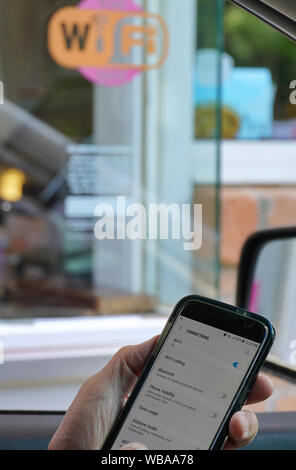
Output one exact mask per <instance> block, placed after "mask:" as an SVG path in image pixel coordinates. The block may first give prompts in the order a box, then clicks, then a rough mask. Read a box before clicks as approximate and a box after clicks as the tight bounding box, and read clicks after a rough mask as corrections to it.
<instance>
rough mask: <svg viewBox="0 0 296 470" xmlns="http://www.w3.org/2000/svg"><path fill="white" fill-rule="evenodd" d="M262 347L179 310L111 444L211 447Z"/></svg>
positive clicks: (150, 447)
mask: <svg viewBox="0 0 296 470" xmlns="http://www.w3.org/2000/svg"><path fill="white" fill-rule="evenodd" d="M259 347H260V343H258V342H255V341H253V340H251V339H248V338H247V337H246V338H245V337H242V336H237V335H236V334H233V333H229V332H228V331H222V330H221V329H218V328H216V327H213V326H210V325H208V324H205V323H200V322H198V321H196V320H193V319H191V318H188V317H186V316H184V315H182V314H181V315H179V317H178V318H177V319H176V321H175V323H174V325H173V327H172V329H171V330H170V333H169V335H168V337H167V338H166V341H165V343H164V344H163V346H162V349H161V351H160V353H159V354H158V356H157V359H156V360H155V362H154V364H153V367H152V368H151V370H150V373H149V374H148V376H147V378H146V380H145V382H144V384H143V386H142V388H141V390H140V392H139V394H138V396H137V398H136V400H135V402H134V403H133V406H132V408H131V409H130V411H129V413H128V415H127V417H126V419H125V421H124V424H123V426H122V428H121V429H120V431H119V434H118V435H117V438H116V440H115V441H114V444H113V447H112V449H114V450H115V449H120V447H122V446H123V445H125V444H128V443H130V442H141V443H143V444H145V445H146V446H147V447H148V449H151V450H176V449H179V450H180V449H182V450H196V449H200V450H206V449H209V448H210V445H211V443H212V442H213V440H214V438H215V436H216V433H217V431H218V429H219V428H220V426H221V424H222V421H223V419H224V417H225V415H226V413H227V411H228V410H229V408H230V405H231V403H232V401H233V399H234V397H235V395H236V393H237V390H238V388H239V386H240V385H241V383H242V381H243V379H244V377H245V375H246V373H247V371H248V369H249V367H250V365H251V363H252V362H253V360H254V358H255V356H256V353H257V351H258V349H259Z"/></svg>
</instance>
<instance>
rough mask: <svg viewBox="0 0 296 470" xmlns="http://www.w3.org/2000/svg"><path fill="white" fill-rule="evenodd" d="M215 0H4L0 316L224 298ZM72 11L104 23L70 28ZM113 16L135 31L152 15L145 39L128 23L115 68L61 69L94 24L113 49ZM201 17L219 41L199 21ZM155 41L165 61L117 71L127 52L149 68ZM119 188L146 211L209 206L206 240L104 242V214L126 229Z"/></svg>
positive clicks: (0, 29)
mask: <svg viewBox="0 0 296 470" xmlns="http://www.w3.org/2000/svg"><path fill="white" fill-rule="evenodd" d="M207 3H209V2H203V1H200V2H196V1H194V0H190V1H188V2H186V5H180V2H178V1H171V0H169V1H160V2H158V1H147V2H134V1H120V2H114V1H112V0H109V1H107V0H106V1H100V0H97V1H92V0H91V1H87V0H85V1H80V2H78V1H52V0H45V1H44V2H39V1H37V0H30V1H29V2H26V5H25V4H24V5H23V4H22V5H21V4H19V2H15V1H14V0H13V1H11V2H5V1H3V0H2V1H1V2H0V8H1V20H0V21H1V26H0V46H1V47H0V58H1V62H0V71H1V77H0V78H1V81H2V82H3V84H4V93H5V102H4V104H3V105H1V107H0V122H1V130H0V163H1V175H0V176H1V180H0V195H1V198H2V202H1V222H2V243H1V249H2V256H1V259H2V267H1V273H2V281H1V286H2V287H1V296H2V305H3V311H2V314H1V316H2V317H6V316H7V315H8V316H9V317H10V316H12V317H19V316H21V317H22V316H25V317H27V316H31V315H33V314H34V315H35V314H36V315H37V316H44V315H45V316H46V317H51V316H61V315H62V316H63V315H64V314H65V315H69V312H70V311H71V309H73V314H74V315H76V314H79V312H80V314H84V313H85V312H86V313H89V312H92V314H105V313H108V314H110V313H111V314H112V313H133V312H137V313H139V312H149V313H150V312H151V311H155V310H157V307H158V305H160V304H165V305H172V304H174V303H175V301H176V300H177V299H178V298H179V297H181V296H183V295H186V294H188V293H191V292H192V291H197V292H205V293H211V294H213V295H217V287H218V282H217V279H218V270H219V264H218V243H219V237H218V209H217V202H218V198H217V194H218V193H217V185H218V180H219V123H218V121H217V117H218V111H219V106H218V103H219V73H220V72H219V66H220V48H221V18H222V14H221V12H220V11H219V8H218V9H217V5H218V4H219V2H217V1H214V2H211V8H215V9H217V19H215V21H212V18H211V14H210V10H211V8H210V5H207ZM220 3H221V2H220ZM222 3H223V2H222ZM65 7H68V8H69V7H72V8H76V9H77V10H78V9H79V11H80V14H81V15H87V14H89V12H90V13H91V12H94V13H93V16H92V17H91V16H90V18H93V19H94V24H89V25H87V23H86V24H85V25H83V24H82V23H79V24H76V23H71V22H70V23H67V20H66V19H65V18H67V16H65V17H64V16H61V17H60V18H61V20H59V18H57V20H56V24H54V22H55V15H63V12H62V10H61V9H62V8H65ZM64 11H65V10H64ZM102 11H103V12H105V13H102ZM114 11H121V12H122V11H123V12H125V17H124V22H125V23H126V24H128V25H130V27H131V28H133V27H134V26H133V25H135V24H138V25H141V24H142V25H144V24H145V23H144V21H146V22H148V24H149V25H150V26H149V27H150V29H151V30H150V32H149V31H148V32H147V35H148V36H147V37H148V39H147V37H146V40H147V43H145V44H146V45H145V44H144V42H143V41H142V40H141V37H140V36H139V35H140V33H141V29H139V26H137V27H138V29H137V30H135V31H134V32H133V36H132V35H131V33H130V30H129V29H128V28H125V26H126V24H124V23H123V25H120V23H118V28H117V30H116V29H114V31H113V33H114V38H113V39H112V40H114V44H113V46H114V48H115V49H116V48H117V47H119V49H120V48H121V47H122V49H121V54H122V57H119V56H118V57H119V59H118V62H116V61H115V62H114V63H115V65H114V64H111V67H113V65H114V67H115V69H112V68H111V69H108V70H106V68H105V69H104V67H103V68H102V67H101V68H100V67H99V68H95V67H86V66H85V64H84V62H83V61H84V58H83V55H81V59H80V60H81V65H80V63H79V64H78V63H76V65H75V64H74V65H73V64H72V65H70V66H69V65H67V64H66V65H64V64H63V63H62V62H61V61H62V59H61V57H59V54H60V50H58V48H59V46H57V45H56V42H57V43H58V41H59V40H60V41H61V42H60V48H61V47H62V46H63V47H64V48H65V51H66V54H67V52H69V50H71V48H76V49H77V50H78V53H79V51H80V52H81V51H82V49H83V48H84V47H86V48H87V46H88V44H89V43H88V42H87V41H88V40H89V41H91V39H89V37H90V36H89V37H88V34H92V33H91V27H93V28H96V33H95V34H97V35H98V36H97V48H98V51H99V53H100V54H101V55H100V56H98V57H103V53H105V52H106V51H105V49H104V47H105V45H104V41H105V39H106V37H105V36H104V34H105V30H104V28H105V27H106V28H108V26H106V23H107V22H108V21H109V19H110V18H112V12H114ZM100 12H101V13H100ZM128 12H130V13H129V14H130V17H128V14H127V13H128ZM143 12H147V13H149V14H155V15H157V16H155V17H153V18H152V19H151V18H150V19H149V17H147V16H145V15H143ZM136 13H137V14H138V16H137V15H136ZM204 13H206V14H207V17H208V19H209V24H211V28H210V30H209V37H207V35H206V33H205V31H204V30H203V29H202V24H203V22H202V21H200V19H199V18H201V17H202V16H203V15H204ZM66 15H67V13H66ZM110 15H111V16H110ZM83 18H84V17H83ZM85 18H86V20H87V16H85ZM143 18H144V20H143ZM147 18H148V19H147ZM59 21H60V22H61V23H59ZM149 21H150V23H149ZM104 22H105V26H104ZM121 27H122V31H121ZM55 28H56V29H55ZM88 28H89V29H88ZM100 28H101V29H100ZM153 28H154V29H153ZM106 31H109V30H107V29H106ZM151 31H152V33H151ZM150 33H151V35H150V36H149V34H150ZM121 34H122V35H121ZM129 34H130V36H129ZM154 34H156V36H154ZM124 35H126V36H124ZM122 38H123V39H122ZM196 38H198V39H197V48H196ZM121 41H125V42H122V43H121ZM128 41H130V42H128ZM149 41H150V42H149ZM143 44H144V45H145V47H143ZM100 48H101V49H100ZM124 48H127V51H126V52H128V53H129V54H130V57H129V56H128V55H126V56H124V51H125V49H124ZM149 48H150V49H151V51H153V50H154V48H155V49H156V50H155V51H154V52H155V54H156V56H157V55H158V56H159V57H157V60H156V63H157V62H158V59H160V60H159V64H157V65H156V66H152V67H151V70H147V71H143V70H141V67H140V68H138V70H136V69H133V68H131V69H128V68H123V69H118V70H117V69H116V67H118V63H119V64H120V60H123V63H125V64H127V63H129V60H133V64H134V65H135V64H138V65H139V63H140V62H141V61H143V60H144V61H145V60H146V59H145V57H144V56H145V54H146V55H148V59H147V61H148V62H147V63H148V64H149V61H150V62H151V64H152V65H153V60H154V59H153V57H152V56H151V57H150V56H149V54H150V52H151V51H150V49H149ZM207 51H209V55H207ZM85 55H86V54H85ZM114 57H115V56H114ZM143 57H144V59H143ZM116 59H117V56H116ZM116 64H117V65H116ZM151 64H150V65H151ZM148 68H149V67H148ZM112 70H113V71H112ZM114 70H115V71H114ZM135 70H136V71H135ZM208 79H210V81H211V83H212V87H211V89H212V96H211V101H210V102H209V104H207V105H206V106H203V104H202V103H201V104H200V106H199V103H196V102H195V99H196V80H201V82H202V81H203V80H208ZM197 95H198V92H197ZM196 106H197V107H196ZM194 114H195V115H196V116H197V117H198V119H197V124H196V122H194V121H193V120H192V116H193V115H194ZM194 127H195V128H198V129H200V130H198V135H197V141H196V139H195V136H194ZM204 128H205V129H206V128H207V129H210V130H208V131H207V132H209V133H210V134H209V139H210V141H211V143H212V145H211V148H210V149H209V150H208V157H207V160H204V162H203V164H202V165H201V164H200V163H199V161H198V154H199V152H200V149H198V146H196V142H198V141H199V138H200V137H202V132H203V131H202V129H204ZM9 172H15V173H14V179H13V175H12V174H11V176H9ZM16 172H18V173H16ZM5 175H6V176H5ZM17 175H19V176H17ZM5 178H6V179H7V178H10V179H7V181H8V183H7V184H8V185H10V188H11V187H12V185H14V186H17V187H18V190H15V191H16V192H17V194H18V195H17V196H16V197H11V195H10V194H9V191H8V192H5V184H6V183H5ZM119 196H120V197H121V198H125V203H126V205H127V206H129V205H131V204H142V205H143V207H144V208H145V209H146V210H147V211H148V209H149V205H152V204H165V205H166V207H168V208H170V205H171V204H176V205H178V207H180V208H181V209H182V204H190V205H191V206H192V204H193V202H194V203H196V204H203V206H204V207H203V213H204V217H205V228H206V230H204V234H203V244H202V245H203V246H202V249H201V250H199V248H200V247H199V246H198V247H197V248H198V249H196V248H195V249H194V250H190V251H186V250H184V247H183V245H184V240H175V239H171V240H170V239H169V238H170V237H168V239H167V240H166V239H161V238H162V237H154V238H155V239H152V240H151V239H147V240H146V239H138V240H128V239H122V237H119V238H120V239H115V240H114V239H111V240H109V239H106V240H98V238H99V237H96V233H95V230H96V224H97V222H98V220H100V216H99V217H95V216H94V215H95V209H96V208H97V207H98V205H102V204H105V205H106V204H110V205H112V207H113V208H114V211H115V212H114V215H115V216H116V223H115V225H116V226H115V229H116V231H117V230H118V229H119V225H118V224H120V223H121V222H120V221H119V219H120V217H121V216H122V215H123V214H118V213H117V212H116V211H120V210H121V209H122V207H121V209H119V208H118V204H117V202H118V197H119ZM121 201H122V199H121ZM115 206H116V207H115ZM209 209H210V210H209ZM170 214H171V213H170V212H169V214H168V218H170V217H171V215H170ZM209 214H210V215H209ZM102 215H103V214H101V216H102ZM129 217H130V219H131V216H129ZM130 219H127V221H126V223H128V221H130ZM191 229H192V227H191ZM115 238H116V237H115ZM164 238H165V237H164ZM8 307H9V308H8ZM32 307H34V309H33V310H32ZM29 312H30V313H29ZM33 312H34V313H33ZM63 312H64V313H63Z"/></svg>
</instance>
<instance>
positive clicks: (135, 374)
mask: <svg viewBox="0 0 296 470" xmlns="http://www.w3.org/2000/svg"><path fill="white" fill-rule="evenodd" d="M158 338H159V336H155V337H154V338H152V339H150V340H148V341H146V342H145V343H142V344H139V345H136V346H125V347H124V348H122V349H120V350H119V351H118V352H117V353H116V354H115V356H113V358H112V359H111V361H110V362H109V363H108V364H107V365H106V366H105V367H104V369H103V370H102V371H101V373H100V375H101V378H103V380H104V382H105V384H110V385H112V386H113V387H114V384H116V385H117V386H116V388H117V390H118V391H119V392H120V394H121V395H122V396H123V397H124V396H128V395H129V394H130V392H131V390H132V388H133V386H134V385H135V383H136V381H137V379H138V378H139V376H140V375H141V373H142V371H143V369H144V367H145V364H146V362H147V360H148V358H149V356H150V354H151V353H152V351H153V349H154V347H155V345H156V343H157V340H158Z"/></svg>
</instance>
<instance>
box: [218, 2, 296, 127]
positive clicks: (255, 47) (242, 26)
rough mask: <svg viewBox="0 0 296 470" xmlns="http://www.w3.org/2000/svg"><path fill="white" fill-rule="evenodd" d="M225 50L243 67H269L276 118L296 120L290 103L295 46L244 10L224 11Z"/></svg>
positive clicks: (295, 67) (229, 7)
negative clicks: (274, 94)
mask: <svg viewBox="0 0 296 470" xmlns="http://www.w3.org/2000/svg"><path fill="white" fill-rule="evenodd" d="M224 21H225V22H224V24H225V51H226V52H227V53H228V54H230V55H231V56H232V57H233V58H234V60H235V65H236V66H240V67H267V68H268V69H269V70H270V71H271V73H272V77H273V81H274V84H275V87H276V100H275V119H289V118H292V117H296V107H295V106H292V105H291V104H290V102H289V96H290V93H291V91H290V89H289V86H290V83H291V81H292V80H296V45H295V44H294V43H293V42H292V41H290V40H289V39H288V38H286V37H285V36H283V35H282V34H281V33H280V32H278V31H276V30H274V29H272V28H271V27H270V26H269V25H266V24H264V23H262V22H261V21H260V20H259V19H257V18H255V17H253V16H251V15H250V14H249V13H247V12H246V11H245V10H242V9H241V8H238V7H236V6H234V5H231V4H227V5H226V8H225V18H224Z"/></svg>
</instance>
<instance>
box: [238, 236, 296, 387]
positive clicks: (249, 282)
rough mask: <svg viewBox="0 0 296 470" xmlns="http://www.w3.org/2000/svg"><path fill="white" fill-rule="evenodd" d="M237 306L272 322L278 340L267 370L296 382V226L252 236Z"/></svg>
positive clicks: (242, 267)
mask: <svg viewBox="0 0 296 470" xmlns="http://www.w3.org/2000/svg"><path fill="white" fill-rule="evenodd" d="M236 303H237V306H238V307H242V308H245V309H246V310H249V311H251V312H254V313H258V314H262V315H263V316H265V317H267V318H268V319H269V320H271V321H272V322H273V324H274V325H275V328H276V331H277V338H276V340H275V344H274V347H273V349H272V353H271V356H269V357H268V359H267V361H266V363H265V366H264V368H265V370H267V371H269V372H272V373H273V374H275V375H277V376H280V377H282V378H284V379H286V380H289V381H293V382H295V381H296V227H289V228H280V229H270V230H265V231H261V232H257V233H255V234H254V235H252V236H251V237H250V238H249V239H248V240H247V242H246V243H245V245H244V248H243V251H242V254H241V259H240V264H239V273H238V283H237V299H236Z"/></svg>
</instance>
